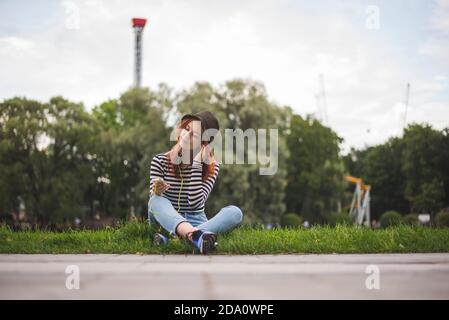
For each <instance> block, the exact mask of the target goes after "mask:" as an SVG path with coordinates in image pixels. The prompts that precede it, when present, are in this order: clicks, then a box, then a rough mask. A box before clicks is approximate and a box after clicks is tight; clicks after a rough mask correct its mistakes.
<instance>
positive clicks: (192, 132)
mask: <svg viewBox="0 0 449 320" xmlns="http://www.w3.org/2000/svg"><path fill="white" fill-rule="evenodd" d="M178 139H179V140H178V141H179V144H180V145H181V147H182V149H183V150H193V149H194V148H196V149H197V148H199V147H200V145H201V122H200V121H190V122H188V123H187V124H186V125H185V127H184V128H181V132H180V134H179V138H178Z"/></svg>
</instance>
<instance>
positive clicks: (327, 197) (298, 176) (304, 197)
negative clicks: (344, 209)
mask: <svg viewBox="0 0 449 320" xmlns="http://www.w3.org/2000/svg"><path fill="white" fill-rule="evenodd" d="M290 130H291V132H290V134H289V135H288V138H287V146H288V149H289V151H290V158H289V159H288V160H287V168H288V185H287V196H286V202H287V209H288V211H292V212H301V214H302V216H303V217H304V219H305V220H308V221H310V222H321V223H322V222H324V221H325V220H326V216H327V214H328V213H329V212H338V211H340V205H341V201H342V199H343V195H344V188H345V182H344V165H343V162H342V160H341V158H340V156H339V144H340V143H341V141H342V140H341V138H339V137H338V136H337V135H336V134H335V133H334V132H333V131H332V130H331V129H329V128H327V127H324V126H323V125H322V124H321V123H320V122H319V121H317V120H314V119H312V118H311V117H307V118H306V119H303V118H302V117H301V116H299V115H294V116H293V117H292V119H291V126H290Z"/></svg>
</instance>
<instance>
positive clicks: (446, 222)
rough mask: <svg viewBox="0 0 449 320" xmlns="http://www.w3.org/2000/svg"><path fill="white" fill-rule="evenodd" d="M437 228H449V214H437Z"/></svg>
mask: <svg viewBox="0 0 449 320" xmlns="http://www.w3.org/2000/svg"><path fill="white" fill-rule="evenodd" d="M435 220H436V223H437V227H440V228H448V227H449V212H444V211H442V212H440V213H438V214H437V216H436V218H435Z"/></svg>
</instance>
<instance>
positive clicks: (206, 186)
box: [188, 159, 220, 208]
mask: <svg viewBox="0 0 449 320" xmlns="http://www.w3.org/2000/svg"><path fill="white" fill-rule="evenodd" d="M202 168H203V165H202V163H201V161H199V160H197V159H194V160H193V164H192V176H191V178H190V187H189V195H188V201H189V206H191V207H192V208H201V207H202V206H203V205H204V204H205V203H206V200H207V198H208V197H209V194H210V192H211V191H212V188H213V187H214V184H215V181H216V180H217V177H218V171H219V170H220V168H219V164H218V162H216V161H215V168H214V173H213V174H212V175H210V176H209V177H207V179H206V180H205V181H203V179H202V173H203V170H202Z"/></svg>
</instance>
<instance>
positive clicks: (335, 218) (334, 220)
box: [327, 212, 354, 226]
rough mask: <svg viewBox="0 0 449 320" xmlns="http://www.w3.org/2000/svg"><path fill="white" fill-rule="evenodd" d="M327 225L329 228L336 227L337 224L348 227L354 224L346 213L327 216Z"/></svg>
mask: <svg viewBox="0 0 449 320" xmlns="http://www.w3.org/2000/svg"><path fill="white" fill-rule="evenodd" d="M327 223H328V224H329V225H331V226H336V225H337V224H341V225H346V226H350V225H353V224H354V219H353V218H351V217H350V216H349V214H347V213H346V212H340V213H338V212H335V213H331V214H330V215H328V216H327Z"/></svg>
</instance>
